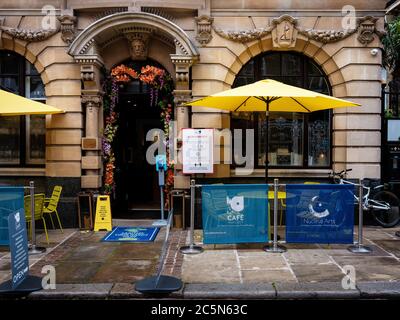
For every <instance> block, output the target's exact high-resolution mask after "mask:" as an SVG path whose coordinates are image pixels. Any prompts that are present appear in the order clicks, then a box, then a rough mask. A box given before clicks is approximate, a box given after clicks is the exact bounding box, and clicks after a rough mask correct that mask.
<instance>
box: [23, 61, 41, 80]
mask: <svg viewBox="0 0 400 320" xmlns="http://www.w3.org/2000/svg"><path fill="white" fill-rule="evenodd" d="M25 74H26V75H30V76H38V75H39V72H38V71H37V70H36V68H35V66H34V65H33V64H32V63H30V62H29V61H28V60H26V61H25Z"/></svg>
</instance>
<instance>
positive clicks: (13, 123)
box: [0, 116, 20, 164]
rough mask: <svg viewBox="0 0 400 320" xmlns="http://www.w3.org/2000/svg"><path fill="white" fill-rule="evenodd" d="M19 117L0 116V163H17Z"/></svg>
mask: <svg viewBox="0 0 400 320" xmlns="http://www.w3.org/2000/svg"><path fill="white" fill-rule="evenodd" d="M19 130H20V117H19V116H16V117H0V163H1V164H19V154H20V153H19V143H20V131H19Z"/></svg>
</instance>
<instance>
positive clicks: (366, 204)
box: [333, 177, 390, 210]
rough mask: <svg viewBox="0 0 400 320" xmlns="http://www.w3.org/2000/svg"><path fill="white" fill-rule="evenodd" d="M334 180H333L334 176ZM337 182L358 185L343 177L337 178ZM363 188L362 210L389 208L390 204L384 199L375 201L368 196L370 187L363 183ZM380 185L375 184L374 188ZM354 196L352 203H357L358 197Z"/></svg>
mask: <svg viewBox="0 0 400 320" xmlns="http://www.w3.org/2000/svg"><path fill="white" fill-rule="evenodd" d="M333 178H334V181H335V177H333ZM339 184H351V185H353V186H358V184H357V183H354V182H351V181H348V180H345V179H343V178H342V177H340V178H339ZM362 187H363V189H364V190H366V191H367V192H366V194H365V195H363V197H362V206H363V210H371V209H372V210H390V204H388V203H386V202H384V201H377V200H372V199H370V198H369V195H370V193H371V188H370V187H366V186H364V185H362ZM381 187H382V186H377V187H375V188H374V189H378V188H381ZM353 196H354V200H355V201H354V203H355V204H358V203H359V202H360V198H359V197H357V196H356V195H355V194H354V195H353Z"/></svg>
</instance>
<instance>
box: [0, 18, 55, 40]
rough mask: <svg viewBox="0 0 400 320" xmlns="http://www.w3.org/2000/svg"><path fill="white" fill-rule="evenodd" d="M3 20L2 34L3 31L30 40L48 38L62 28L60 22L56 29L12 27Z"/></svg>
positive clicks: (1, 24) (17, 37)
mask: <svg viewBox="0 0 400 320" xmlns="http://www.w3.org/2000/svg"><path fill="white" fill-rule="evenodd" d="M3 22H4V20H2V21H1V22H0V36H1V33H2V32H4V33H6V34H8V35H9V36H11V37H13V38H16V39H19V40H24V41H28V42H37V41H43V40H46V39H47V38H50V37H51V36H52V35H53V34H56V33H57V32H58V31H59V29H60V26H59V25H58V24H57V27H56V29H47V30H45V29H39V30H27V29H19V28H10V27H6V26H3Z"/></svg>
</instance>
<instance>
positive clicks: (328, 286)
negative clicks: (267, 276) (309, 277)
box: [275, 282, 360, 299]
mask: <svg viewBox="0 0 400 320" xmlns="http://www.w3.org/2000/svg"><path fill="white" fill-rule="evenodd" d="M275 288H276V292H277V298H278V299H357V298H359V297H360V292H359V291H358V290H357V289H355V290H352V289H350V290H345V289H343V288H342V286H341V282H323V283H277V284H276V285H275Z"/></svg>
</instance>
